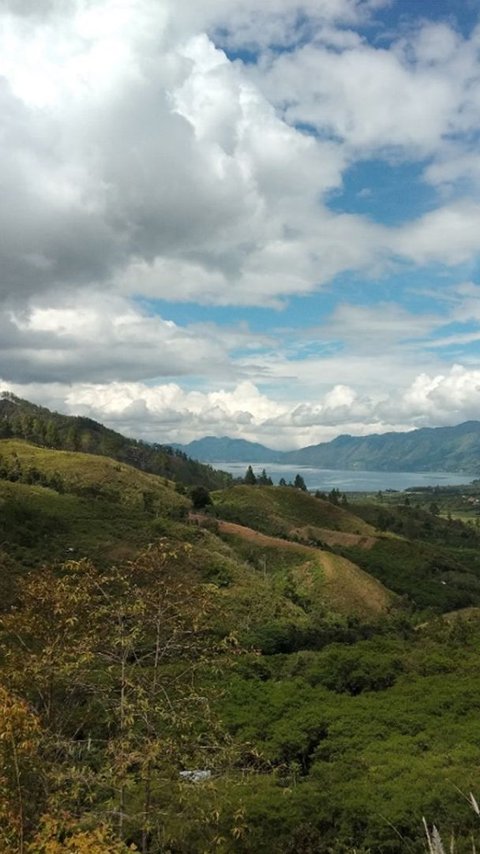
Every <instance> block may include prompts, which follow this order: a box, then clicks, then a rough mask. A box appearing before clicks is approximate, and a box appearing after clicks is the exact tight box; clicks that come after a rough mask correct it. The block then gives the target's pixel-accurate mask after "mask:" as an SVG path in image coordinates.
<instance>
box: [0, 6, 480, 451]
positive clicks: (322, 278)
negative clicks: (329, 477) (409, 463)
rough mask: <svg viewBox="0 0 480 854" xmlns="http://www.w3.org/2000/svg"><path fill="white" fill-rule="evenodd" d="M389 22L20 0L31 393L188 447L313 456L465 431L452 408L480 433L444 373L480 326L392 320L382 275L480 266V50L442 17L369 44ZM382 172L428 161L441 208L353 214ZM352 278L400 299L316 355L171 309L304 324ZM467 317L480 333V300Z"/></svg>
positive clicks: (6, 24) (14, 376)
mask: <svg viewBox="0 0 480 854" xmlns="http://www.w3.org/2000/svg"><path fill="white" fill-rule="evenodd" d="M384 5H387V4H386V2H385V0H271V2H270V3H268V4H265V3H263V4H261V3H259V0H198V2H195V3H189V4H188V3H180V4H179V3H178V2H174V0H82V2H80V0H64V2H58V0H36V2H33V0H15V2H13V0H5V2H4V3H3V4H2V9H1V11H0V116H1V120H0V121H1V125H2V128H1V132H2V159H1V162H0V180H1V183H2V206H1V208H0V231H1V234H2V240H1V242H0V300H1V305H2V309H3V312H2V314H1V316H0V358H1V360H2V363H3V365H4V368H3V371H2V373H3V375H4V377H5V380H6V381H7V382H10V383H14V384H15V388H20V389H24V393H25V394H26V396H29V392H31V394H32V396H33V397H34V398H35V399H41V400H43V401H44V402H46V403H48V402H52V401H53V403H54V404H55V405H56V406H57V408H61V406H66V407H67V408H69V409H70V411H85V412H87V413H89V414H92V415H93V416H94V417H95V416H96V417H100V418H102V420H110V422H111V423H113V422H115V423H117V422H118V424H119V425H120V426H122V427H124V429H126V430H127V431H129V432H136V433H137V434H142V435H145V437H147V438H148V437H151V438H157V439H164V440H168V439H170V438H171V437H172V432H171V431H172V429H173V427H172V425H175V430H176V431H177V429H178V430H179V429H181V430H182V431H183V433H182V437H183V438H184V439H188V438H193V437H194V436H198V435H201V434H202V433H205V432H216V433H217V434H220V433H222V432H228V433H232V434H233V435H244V436H245V437H246V438H258V437H263V438H264V440H269V441H270V442H271V443H278V444H280V443H281V444H283V446H288V447H290V446H292V445H294V444H305V443H307V442H309V441H316V440H319V438H322V437H326V436H329V435H330V434H331V432H332V431H334V430H335V429H336V427H337V426H338V425H345V428H346V429H352V430H354V431H356V432H358V431H360V432H362V431H368V429H369V428H371V427H372V425H374V426H375V428H377V429H378V425H380V428H379V429H384V428H386V427H387V426H392V425H394V424H398V425H399V426H400V427H402V426H407V424H408V423H409V422H408V419H409V418H410V421H411V423H415V419H416V418H420V419H422V418H424V419H427V420H428V419H433V418H434V417H438V419H439V420H440V421H441V419H442V418H444V417H448V414H445V413H448V410H447V408H446V406H445V401H444V400H443V399H442V397H441V395H442V394H443V395H444V396H445V399H446V396H448V394H449V393H450V394H451V396H452V400H453V401H454V403H455V405H454V406H453V408H452V409H451V410H450V411H451V412H456V411H457V410H456V409H455V406H457V403H458V413H459V417H460V415H461V414H462V413H465V412H467V411H468V412H470V411H473V410H471V409H468V406H470V404H468V406H467V400H466V396H465V398H464V397H462V394H463V392H461V393H460V391H459V389H460V388H462V389H463V388H467V387H470V386H471V382H472V372H471V371H468V370H467V369H465V370H466V371H467V373H466V375H465V376H464V375H462V376H460V374H458V373H457V374H452V375H450V374H448V372H447V373H445V374H443V373H441V371H440V367H439V365H440V363H439V359H438V358H437V357H436V356H435V355H432V354H431V353H429V352H427V349H428V348H427V346H426V344H425V341H426V340H427V339H428V338H430V339H431V336H432V335H433V334H434V333H435V334H436V335H437V334H438V333H439V332H440V331H443V332H444V336H443V339H441V338H440V337H438V338H437V341H438V342H440V341H442V340H443V342H444V343H445V342H447V343H448V341H453V339H454V338H455V339H456V340H458V341H461V340H462V341H467V340H470V341H474V340H475V335H476V332H475V329H473V330H472V329H470V328H468V329H467V328H463V327H462V328H458V329H455V330H446V331H445V330H442V326H444V325H445V317H444V315H440V314H438V313H436V312H434V311H430V312H428V313H427V312H425V313H423V314H420V315H419V314H416V315H414V314H413V313H412V312H409V311H408V310H407V309H405V308H402V307H400V306H396V305H393V304H392V303H389V302H388V301H387V300H385V299H384V297H383V296H382V293H381V278H382V276H383V275H384V274H385V273H388V272H389V271H391V270H394V269H397V268H398V267H399V266H401V265H405V264H407V265H411V267H413V265H423V266H428V265H431V264H442V265H444V267H445V268H446V269H447V268H449V267H451V266H454V265H458V264H472V263H473V261H474V259H475V258H476V257H477V255H478V234H479V231H480V200H479V198H478V189H477V188H478V186H479V184H478V180H479V179H480V172H479V169H478V158H476V152H475V139H476V137H475V133H476V131H477V129H478V124H479V121H480V96H479V94H478V93H479V91H480V87H479V81H480V64H479V50H480V29H477V30H474V31H473V32H472V33H471V34H470V35H469V36H468V37H464V36H461V35H460V34H459V33H457V32H456V31H455V29H454V28H453V27H452V26H451V25H449V24H446V23H432V22H428V21H420V22H418V21H417V22H416V23H415V26H412V27H411V28H410V30H409V31H408V32H406V31H403V32H402V34H401V35H398V36H397V37H393V36H392V37H391V40H390V43H388V44H387V42H386V40H385V39H384V40H383V41H382V42H381V43H380V42H378V43H376V44H375V43H373V42H372V41H371V42H368V41H367V40H366V38H365V36H364V33H365V29H362V28H361V27H360V25H362V24H365V23H366V22H367V21H368V20H369V18H371V16H374V15H375V13H376V12H377V11H378V10H379V9H381V8H382V6H384ZM25 56H28V57H29V62H28V63H26V62H25ZM247 59H248V60H249V61H247ZM372 157H382V158H386V159H387V160H389V161H392V160H393V161H394V162H398V161H407V162H420V163H421V164H422V165H423V166H424V180H425V181H426V182H429V184H430V186H431V187H432V188H435V189H437V190H438V191H439V193H440V195H439V197H438V199H437V200H436V202H435V203H433V202H432V204H431V206H430V209H429V210H428V211H427V212H426V213H423V214H421V215H417V216H416V217H413V216H412V217H411V218H410V219H409V220H408V221H406V222H405V223H404V224H402V225H400V226H397V227H387V226H386V225H384V224H382V223H381V222H375V221H373V220H372V219H371V218H368V217H366V216H361V215H358V214H354V213H344V212H339V211H335V210H333V206H331V193H332V191H333V190H336V191H341V189H342V187H343V181H344V179H345V175H346V173H347V171H348V169H349V167H350V166H352V165H353V164H355V163H357V162H359V161H362V160H365V159H368V158H372ZM364 190H365V193H368V188H364ZM350 271H353V272H354V273H356V274H357V275H359V274H360V275H362V276H364V277H365V279H366V280H369V281H371V279H372V278H373V277H375V278H376V279H377V280H378V281H379V283H380V284H379V285H378V288H379V289H378V295H377V296H375V297H372V299H374V300H375V301H377V300H379V301H380V302H379V305H378V306H376V307H373V308H372V306H365V305H363V306H358V305H355V306H354V305H349V304H348V302H347V301H346V300H345V301H344V302H343V303H342V305H341V306H340V307H339V308H337V309H336V310H334V311H333V312H332V313H331V316H330V317H329V319H328V323H326V322H325V320H323V321H321V320H320V321H319V320H318V319H315V318H314V317H313V316H312V318H311V319H310V321H309V322H310V325H311V327H312V329H310V330H309V331H308V332H307V333H306V334H305V335H304V336H302V335H301V334H298V332H297V333H295V336H294V337H293V333H292V338H291V339H290V341H285V340H282V338H281V336H277V338H276V339H275V338H274V336H273V335H265V334H264V333H262V334H252V332H251V331H250V330H249V329H248V328H245V327H242V326H241V325H240V324H238V323H235V322H230V325H229V326H228V327H221V326H220V325H219V324H214V323H202V324H200V323H194V322H191V321H190V322H184V323H183V324H182V323H180V322H178V323H174V322H172V321H171V320H170V319H169V316H168V307H167V304H168V303H169V302H170V303H171V302H177V303H180V302H183V303H186V304H193V303H195V304H197V305H198V304H203V305H206V306H214V307H216V308H218V307H225V306H238V307H245V306H260V307H264V308H265V307H271V308H274V309H281V308H285V307H286V306H287V305H288V300H289V298H291V297H295V296H303V295H312V294H314V293H315V292H316V291H317V290H319V289H321V288H325V289H326V288H332V289H333V290H334V292H335V288H336V287H337V277H338V276H339V275H340V274H345V273H348V272H350ZM375 287H376V285H375ZM465 287H466V286H465ZM475 287H476V286H474V285H472V288H475ZM451 299H452V300H453V302H452V306H453V311H454V314H453V318H454V319H455V320H456V322H457V323H458V324H460V325H462V324H468V323H470V324H475V323H477V321H478V319H479V317H480V313H479V310H478V299H477V295H476V291H474V290H470V291H468V292H467V291H466V290H464V291H463V292H460V290H458V291H457V293H456V294H455V295H454V294H451ZM157 300H161V301H162V310H161V314H159V313H158V310H157V308H156V301H157ZM219 311H220V309H219ZM315 322H316V323H317V324H318V325H317V327H314V323H315ZM284 323H285V325H288V322H287V321H285V315H284ZM449 336H450V338H449ZM462 336H463V337H462ZM465 336H470V337H469V338H468V339H467V338H466V337H465ZM437 346H440V345H437ZM322 348H323V351H322V352H320V350H321V349H322ZM431 349H433V348H431ZM238 351H241V353H239V352H238ZM312 352H313V355H312ZM419 353H421V356H422V358H421V364H420V366H418V365H416V364H415V363H416V360H417V359H418V354H419ZM352 356H353V357H354V358H352ZM420 372H422V374H421V377H420V378H419V379H418V383H417V385H416V386H415V387H414V386H413V385H411V383H412V382H413V377H414V376H415V375H416V374H420ZM424 376H425V377H427V380H425V381H424V379H423V377H424ZM169 380H172V383H170V382H169ZM177 380H178V382H182V383H184V384H185V388H183V389H182V388H181V387H180V385H179V384H178V383H177V382H176V381H177ZM437 380H438V381H437ZM173 381H175V382H173ZM42 383H44V384H45V386H44V387H43V390H42V386H41V384H42ZM200 383H201V384H202V385H201V387H202V391H191V390H188V389H191V388H192V387H193V386H194V385H195V384H197V386H198V384H200ZM394 383H395V384H396V385H397V387H398V388H399V389H403V390H405V389H408V388H410V387H411V388H410V392H409V394H410V397H408V396H407V397H404V396H402V395H404V391H402V392H401V393H399V394H396V393H395V394H393V393H392V392H391V391H389V389H391V388H392V384H394ZM429 383H433V385H430V386H429ZM462 383H463V385H462ZM69 384H71V388H70V387H69ZM469 384H470V386H469ZM69 388H70V390H69ZM215 388H216V389H218V388H222V389H223V390H221V391H215V390H214V389H215ZM266 389H267V390H268V394H267V393H264V392H265V390H266ZM471 392H472V398H471V399H472V400H473V401H476V399H477V398H476V392H475V390H474V389H473V390H472V388H471ZM405 394H406V392H405ZM459 395H460V396H459ZM59 402H60V404H61V406H59ZM397 404H398V406H397ZM382 406H383V409H382ZM396 406H397V409H395V407H396ZM396 413H397V414H396ZM442 413H443V414H442ZM412 419H413V421H412ZM329 431H330V432H329ZM267 443H268V442H267Z"/></svg>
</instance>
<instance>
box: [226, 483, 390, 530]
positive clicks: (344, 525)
mask: <svg viewBox="0 0 480 854" xmlns="http://www.w3.org/2000/svg"><path fill="white" fill-rule="evenodd" d="M214 501H215V505H216V507H217V508H218V513H219V515H220V516H221V517H222V518H223V519H227V520H229V521H234V522H239V523H240V524H241V525H247V526H248V527H251V528H255V529H257V530H258V531H262V532H263V533H265V534H272V535H273V536H289V535H291V534H292V533H293V534H296V535H297V536H299V537H300V538H301V539H305V540H309V539H318V540H322V532H325V530H327V531H330V532H331V531H334V532H344V533H349V534H355V535H360V536H363V537H369V536H372V535H374V533H375V532H374V529H373V528H372V526H371V525H369V524H368V523H367V522H365V521H364V520H363V519H360V518H359V517H357V516H355V515H353V513H350V512H349V511H348V510H347V509H345V508H343V507H338V506H336V505H334V504H331V503H330V502H329V501H323V500H322V499H319V498H314V497H313V496H312V495H310V494H309V493H308V492H302V491H301V490H298V489H292V488H291V487H276V486H255V487H251V486H244V485H242V486H235V487H232V488H231V489H225V490H223V491H222V492H217V493H215V494H214Z"/></svg>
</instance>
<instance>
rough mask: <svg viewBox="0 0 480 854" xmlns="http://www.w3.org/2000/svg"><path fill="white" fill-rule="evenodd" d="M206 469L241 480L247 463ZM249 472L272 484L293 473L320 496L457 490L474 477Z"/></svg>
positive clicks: (273, 468) (279, 467)
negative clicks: (416, 489)
mask: <svg viewBox="0 0 480 854" xmlns="http://www.w3.org/2000/svg"><path fill="white" fill-rule="evenodd" d="M210 465H213V466H214V467H215V468H217V469H222V470H223V471H227V472H230V474H233V476H234V477H243V476H244V474H245V472H246V470H247V463H210ZM252 468H253V471H254V472H255V474H257V475H258V474H260V473H261V471H262V469H265V470H266V472H267V474H268V475H269V476H270V477H271V478H272V480H273V482H274V483H275V484H277V483H278V481H279V480H280V478H281V477H283V478H285V480H286V481H287V483H288V482H289V481H293V480H294V478H295V475H296V474H297V473H298V474H301V475H302V477H303V479H304V481H305V483H306V485H307V489H310V490H315V489H320V490H322V492H329V491H330V490H331V489H333V488H335V489H339V490H340V492H378V491H379V490H381V491H384V490H386V489H398V490H403V489H407V488H408V487H412V486H458V485H459V484H463V483H470V482H471V481H472V480H474V478H475V475H472V474H462V472H445V471H442V472H428V471H422V472H411V471H410V472H404V471H390V472H388V471H344V470H341V469H319V468H313V467H310V466H291V465H283V464H280V463H270V464H269V463H254V464H252Z"/></svg>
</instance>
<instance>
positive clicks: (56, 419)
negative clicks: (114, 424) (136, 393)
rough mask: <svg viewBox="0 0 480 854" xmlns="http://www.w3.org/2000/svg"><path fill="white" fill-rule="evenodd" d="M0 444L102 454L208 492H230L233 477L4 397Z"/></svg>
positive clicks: (92, 423) (159, 448) (164, 449)
mask: <svg viewBox="0 0 480 854" xmlns="http://www.w3.org/2000/svg"><path fill="white" fill-rule="evenodd" d="M0 438H4V439H5V438H19V439H26V440H27V441H28V442H34V443H35V444H36V445H40V446H43V447H47V448H56V449H58V450H67V451H81V452H86V453H90V454H100V455H103V456H107V457H112V458H113V459H116V460H119V461H120V462H124V463H127V464H128V465H131V466H134V467H135V468H138V469H141V470H142V471H146V472H150V473H152V474H157V475H161V476H162V477H167V478H169V479H171V480H176V481H178V482H181V483H185V484H203V485H204V486H207V487H208V488H209V489H216V488H219V487H222V486H226V485H228V484H229V483H231V482H232V477H231V476H230V475H229V474H226V473H225V472H219V471H216V470H215V469H213V468H212V467H211V466H208V465H202V464H201V463H198V462H196V461H195V460H192V459H190V458H189V457H187V455H186V454H184V453H182V452H181V451H175V450H173V449H172V448H169V447H167V446H163V445H148V444H147V443H146V442H139V441H137V440H136V439H128V438H126V437H125V436H122V435H121V434H120V433H117V432H115V431H114V430H110V429H108V428H107V427H104V425H103V424H99V423H98V422H97V421H93V420H92V419H91V418H82V417H73V416H69V415H61V414H59V413H58V412H51V411H50V410H49V409H46V408H45V407H42V406H36V405H35V404H33V403H29V401H27V400H21V399H20V398H18V397H15V395H12V394H10V393H7V392H4V393H3V394H2V395H1V396H0Z"/></svg>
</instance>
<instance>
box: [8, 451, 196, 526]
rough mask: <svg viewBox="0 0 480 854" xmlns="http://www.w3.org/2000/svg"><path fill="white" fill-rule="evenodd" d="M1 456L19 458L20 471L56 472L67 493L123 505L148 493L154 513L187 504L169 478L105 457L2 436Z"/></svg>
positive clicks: (134, 503) (139, 501) (132, 503)
mask: <svg viewBox="0 0 480 854" xmlns="http://www.w3.org/2000/svg"><path fill="white" fill-rule="evenodd" d="M0 458H2V459H3V460H4V461H5V462H6V463H7V465H12V463H13V461H14V460H15V458H16V459H18V461H19V463H20V466H21V469H22V471H26V470H28V469H29V468H32V467H33V468H35V469H37V470H38V471H39V472H41V473H43V474H45V475H46V476H47V477H53V476H54V475H55V474H56V473H58V474H59V475H60V477H61V479H62V481H63V485H64V489H65V491H66V492H75V493H76V494H80V495H82V494H83V495H84V496H85V497H89V496H90V497H95V495H102V496H103V497H105V498H108V499H111V500H113V501H118V502H119V503H120V504H123V505H128V506H130V507H132V506H133V507H143V506H144V504H145V495H147V496H148V498H147V500H149V501H150V502H151V504H152V509H154V510H155V512H156V513H157V514H161V513H164V512H171V511H172V509H174V508H181V507H187V506H189V502H188V501H187V500H186V499H185V498H184V497H183V496H181V495H178V494H177V493H176V492H175V490H174V489H173V486H172V484H171V483H169V482H168V481H167V482H166V481H165V480H163V479H162V478H159V477H157V476H156V475H151V474H147V473H146V472H141V471H138V469H135V468H132V466H128V465H126V464H125V463H119V462H116V461H115V460H112V459H110V458H108V457H101V456H98V455H96V454H85V453H78V452H74V451H53V450H50V449H46V448H39V447H37V446H36V445H31V444H29V443H28V442H24V441H22V440H19V439H3V440H0Z"/></svg>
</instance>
